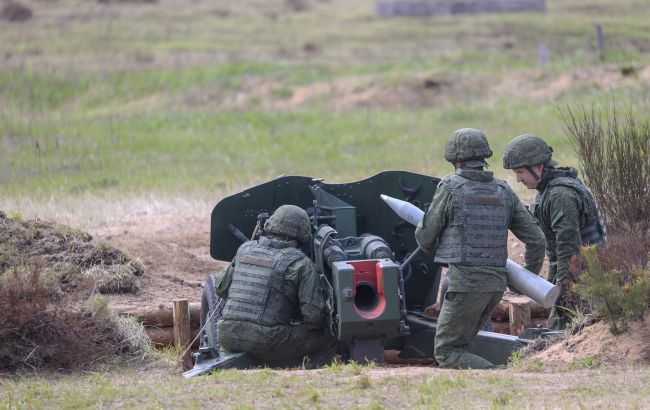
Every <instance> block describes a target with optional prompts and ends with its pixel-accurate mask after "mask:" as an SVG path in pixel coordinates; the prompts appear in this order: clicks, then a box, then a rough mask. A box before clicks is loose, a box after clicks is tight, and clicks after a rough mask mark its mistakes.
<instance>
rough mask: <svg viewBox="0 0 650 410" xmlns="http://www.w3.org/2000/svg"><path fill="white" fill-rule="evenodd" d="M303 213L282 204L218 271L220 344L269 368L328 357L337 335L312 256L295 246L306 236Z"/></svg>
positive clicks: (312, 363)
mask: <svg viewBox="0 0 650 410" xmlns="http://www.w3.org/2000/svg"><path fill="white" fill-rule="evenodd" d="M310 237H311V226H310V223H309V217H308V216H307V213H306V212H305V211H304V210H303V209H301V208H299V207H297V206H293V205H282V206H281V207H279V208H278V209H277V210H276V211H275V212H274V213H273V215H271V217H270V218H269V219H268V220H267V222H266V224H265V226H264V232H263V235H262V236H260V238H259V239H258V240H254V241H249V242H246V243H244V244H243V245H241V246H240V247H239V249H238V250H237V254H236V256H235V258H234V259H233V261H232V263H231V264H230V266H229V267H228V268H227V269H226V270H225V271H222V272H220V273H219V274H218V276H217V279H216V293H217V295H219V296H220V297H222V298H225V299H226V305H225V307H224V310H223V315H222V316H221V319H220V320H219V321H218V323H217V331H218V337H219V342H220V343H221V346H222V347H223V348H224V349H225V350H227V351H230V352H245V353H248V354H249V355H251V356H252V357H254V358H256V359H258V360H261V361H263V362H264V363H265V364H267V365H269V366H271V367H289V366H295V365H298V364H300V362H301V361H302V360H303V357H305V356H307V363H306V365H307V367H317V366H320V365H324V364H327V363H329V362H330V361H331V359H332V357H333V355H334V353H335V352H336V339H335V338H334V337H333V336H331V335H330V334H329V332H328V331H327V329H326V309H325V297H324V295H323V292H322V289H321V285H320V281H319V276H318V272H317V271H316V267H315V266H314V264H313V263H312V261H311V260H310V259H309V258H308V257H307V256H305V254H303V253H302V252H301V251H300V250H299V249H297V247H298V246H299V245H300V244H302V243H306V242H308V241H309V239H310Z"/></svg>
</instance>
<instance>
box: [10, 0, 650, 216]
mask: <svg viewBox="0 0 650 410" xmlns="http://www.w3.org/2000/svg"><path fill="white" fill-rule="evenodd" d="M298 3H300V2H298ZM574 3H575V4H574ZM25 4H27V5H29V6H30V7H32V9H33V10H34V18H33V19H31V20H29V21H27V22H25V23H8V22H3V23H2V25H3V29H2V30H0V147H1V148H2V149H1V151H0V198H2V201H7V202H6V203H5V207H6V206H11V205H12V204H13V205H14V206H15V204H16V203H17V202H11V200H12V199H13V200H15V199H16V198H25V197H27V198H30V199H36V198H41V199H42V198H51V197H57V198H60V197H62V196H70V195H72V196H77V195H80V194H84V193H86V194H88V193H89V194H92V195H99V196H102V195H104V194H107V195H110V196H121V195H126V194H128V193H135V195H141V194H142V193H146V192H163V193H165V192H174V193H178V192H181V193H184V192H187V193H191V192H192V193H195V194H196V195H198V196H201V195H203V196H205V197H208V198H214V197H215V195H220V194H224V193H228V192H231V191H232V190H234V189H236V188H238V187H241V186H242V185H247V184H251V183H258V182H261V181H264V180H266V179H268V178H271V177H274V176H277V175H280V174H302V175H311V176H319V177H325V178H326V179H328V180H329V181H332V182H333V181H343V180H350V179H356V178H360V177H364V176H367V175H370V174H373V173H376V172H379V171H381V170H384V169H387V168H392V169H406V170H411V171H416V172H422V173H427V174H431V175H442V174H445V173H447V172H448V171H449V169H450V166H449V164H447V163H445V162H444V160H443V159H442V152H441V150H442V148H443V147H444V141H445V139H446V137H447V135H448V134H449V133H450V132H451V131H453V130H454V129H456V128H459V127H466V126H471V127H478V128H481V129H483V130H485V132H486V133H487V134H488V137H489V138H490V141H491V143H492V145H493V149H494V151H495V155H494V157H493V158H492V159H491V160H490V164H491V165H492V169H493V170H494V171H495V172H496V174H497V175H500V176H502V177H505V176H507V177H509V178H510V175H509V174H507V173H506V172H504V171H503V169H501V166H500V153H501V151H502V148H503V147H504V146H505V144H506V143H507V142H508V141H509V140H510V139H511V138H513V137H514V136H516V135H518V134H520V133H524V132H534V133H538V134H540V135H542V136H544V137H546V138H548V139H549V141H550V142H551V143H552V145H554V147H555V149H556V156H557V157H558V158H559V159H560V160H561V161H562V162H564V163H565V164H570V165H576V163H577V162H576V160H575V158H574V154H573V151H572V150H571V147H570V146H569V144H568V142H567V140H566V139H565V137H564V134H563V126H562V122H561V121H560V119H559V118H558V116H557V113H556V107H555V104H556V102H557V103H559V104H560V105H565V104H584V105H586V106H590V105H592V104H603V103H604V104H607V103H609V102H611V101H615V102H616V104H617V105H619V106H623V107H627V106H631V107H633V109H634V110H636V111H638V112H640V113H643V114H644V115H646V113H647V108H648V104H650V88H649V87H648V82H649V81H648V80H649V79H648V78H646V76H647V77H650V71H643V69H644V68H645V67H647V65H648V63H649V62H650V57H649V55H648V49H649V48H650V46H648V44H650V31H649V30H648V25H647V22H646V18H645V17H646V16H647V13H648V11H650V5H648V3H647V2H645V1H633V0H627V1H621V2H616V3H613V2H609V1H604V0H595V1H580V2H571V3H570V4H569V2H564V1H559V0H557V1H553V0H549V1H548V2H547V4H548V10H547V12H546V13H521V14H491V15H463V16H434V17H428V18H395V19H380V18H378V17H376V16H375V14H374V2H372V1H355V2H348V1H343V0H329V1H316V0H312V1H305V2H304V4H305V5H306V9H305V10H302V11H296V10H295V7H291V4H293V3H291V2H287V1H280V0H273V1H261V0H260V1H241V2H237V3H225V2H220V3H214V2H210V1H194V2H192V3H191V4H188V3H187V2H182V1H176V0H161V1H159V2H155V3H145V4H138V3H119V2H118V3H108V4H107V3H99V2H93V1H81V0H79V1H73V0H59V1H55V2H44V1H32V2H26V3H25ZM595 22H601V23H602V24H603V27H604V30H605V34H606V54H605V60H604V62H601V61H600V60H599V57H598V53H597V50H596V45H595V44H596V40H595V29H594V23H595ZM540 42H544V43H545V44H546V46H547V48H548V50H549V60H548V63H547V64H545V65H543V66H542V65H540V64H539V61H538V57H537V53H538V46H539V44H540ZM629 69H632V73H631V74H629V73H628V75H623V74H621V72H627V71H626V70H629ZM0 204H2V202H0Z"/></svg>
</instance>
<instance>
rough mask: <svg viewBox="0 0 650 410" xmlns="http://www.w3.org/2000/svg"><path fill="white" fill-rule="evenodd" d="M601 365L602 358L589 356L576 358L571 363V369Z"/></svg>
mask: <svg viewBox="0 0 650 410" xmlns="http://www.w3.org/2000/svg"><path fill="white" fill-rule="evenodd" d="M598 366H600V359H599V358H598V357H596V356H588V357H585V358H584V359H580V360H574V361H573V362H571V363H570V364H569V369H590V368H592V367H598Z"/></svg>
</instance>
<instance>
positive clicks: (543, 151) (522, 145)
mask: <svg viewBox="0 0 650 410" xmlns="http://www.w3.org/2000/svg"><path fill="white" fill-rule="evenodd" d="M552 155H553V148H551V147H550V146H549V145H548V144H547V143H546V141H544V140H543V139H542V138H540V137H538V136H537V135H533V134H523V135H520V136H518V137H517V138H515V139H513V140H512V141H510V143H509V144H508V145H506V148H505V150H504V151H503V167H504V168H505V169H515V168H530V167H534V166H535V165H539V164H548V165H550V166H555V165H557V162H556V161H555V160H554V159H552V158H551V157H552Z"/></svg>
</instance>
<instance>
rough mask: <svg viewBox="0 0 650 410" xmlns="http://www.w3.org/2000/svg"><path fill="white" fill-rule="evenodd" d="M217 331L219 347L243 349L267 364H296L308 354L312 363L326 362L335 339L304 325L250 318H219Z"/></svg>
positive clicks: (332, 352)
mask: <svg viewBox="0 0 650 410" xmlns="http://www.w3.org/2000/svg"><path fill="white" fill-rule="evenodd" d="M217 334H218V335H219V336H218V337H219V343H221V347H222V348H224V349H225V350H227V351H229V352H233V353H235V352H244V353H247V354H249V355H251V356H252V357H254V358H255V359H258V360H260V361H262V362H264V363H265V364H266V365H268V366H270V367H292V366H297V365H300V364H301V363H302V362H303V359H304V358H305V356H310V358H311V359H312V364H313V362H314V361H316V366H314V367H317V366H321V365H325V364H327V363H329V362H330V361H331V360H332V358H333V357H334V354H335V353H336V349H337V340H336V338H334V337H333V336H332V335H330V334H329V332H327V331H326V330H310V329H307V327H306V326H304V325H278V326H264V325H260V324H257V323H253V322H244V321H236V320H220V321H219V322H218V323H217Z"/></svg>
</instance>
